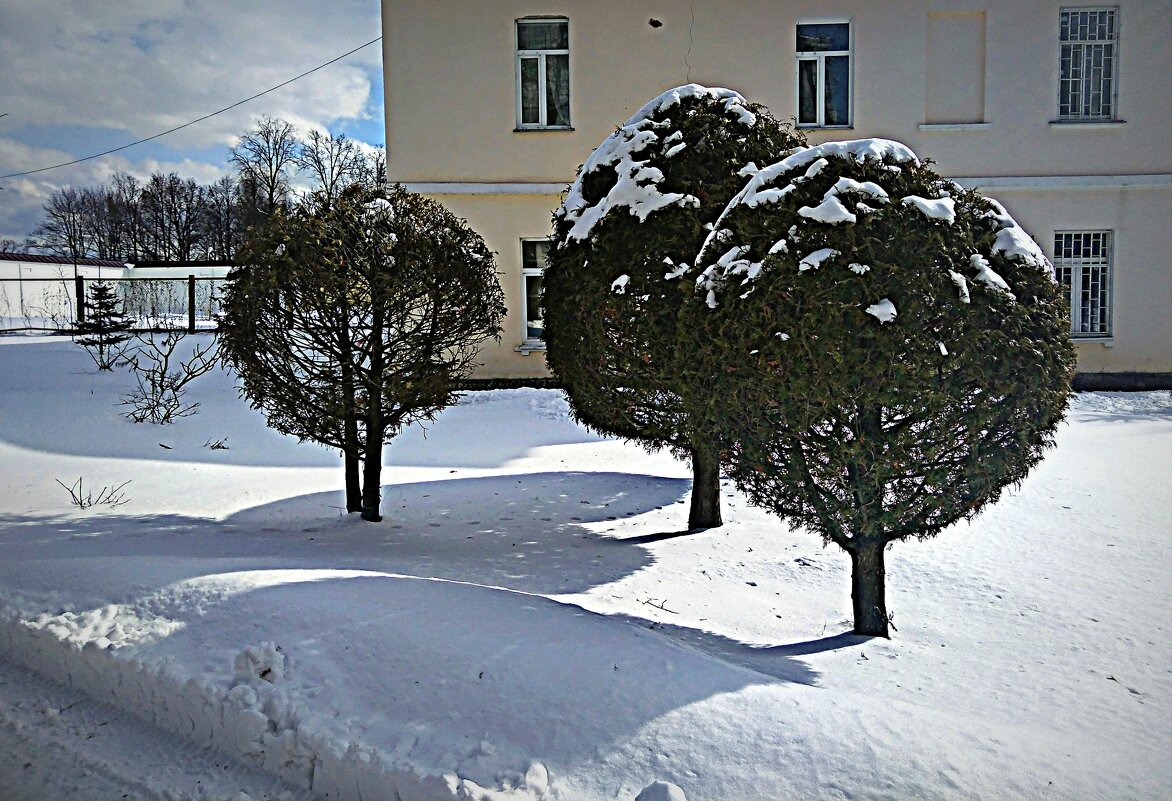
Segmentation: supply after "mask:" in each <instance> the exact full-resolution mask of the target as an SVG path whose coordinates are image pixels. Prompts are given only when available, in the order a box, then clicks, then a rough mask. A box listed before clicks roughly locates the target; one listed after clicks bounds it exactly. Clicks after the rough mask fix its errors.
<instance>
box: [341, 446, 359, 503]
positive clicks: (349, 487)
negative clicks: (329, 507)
mask: <svg viewBox="0 0 1172 801" xmlns="http://www.w3.org/2000/svg"><path fill="white" fill-rule="evenodd" d="M342 459H343V462H344V463H345V465H346V512H347V513H350V512H361V511H362V468H361V465H360V463H359V461H358V457H357V456H354V455H353V454H350V453H343V454H342Z"/></svg>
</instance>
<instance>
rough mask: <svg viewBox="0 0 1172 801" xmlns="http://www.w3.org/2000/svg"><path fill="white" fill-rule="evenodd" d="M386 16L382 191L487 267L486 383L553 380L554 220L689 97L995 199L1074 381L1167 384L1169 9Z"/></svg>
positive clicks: (653, 0)
mask: <svg viewBox="0 0 1172 801" xmlns="http://www.w3.org/2000/svg"><path fill="white" fill-rule="evenodd" d="M382 12H383V34H384V37H383V48H384V52H383V59H384V60H383V64H384V71H385V82H384V89H385V93H386V104H385V108H386V126H387V176H388V179H389V180H391V181H395V182H401V183H404V184H406V185H407V186H408V187H409V188H411V189H414V190H415V191H418V192H422V193H424V194H427V195H429V196H432V197H434V198H436V199H438V200H439V201H441V202H442V203H443V204H444V205H446V206H447V207H448V208H450V209H451V210H452V211H453V212H454V213H456V214H457V215H459V216H461V217H463V218H465V219H467V220H468V222H469V223H470V224H471V225H472V227H473V228H475V229H476V230H477V231H479V232H480V233H481V235H482V236H484V238H485V240H486V242H487V243H488V245H489V247H490V248H491V249H492V250H494V251H496V253H497V260H498V266H499V269H500V271H501V283H502V285H503V288H504V290H505V295H506V300H507V303H508V307H509V316H508V318H507V321H506V328H505V331H504V334H503V339H502V342H501V343H500V345H498V346H490V347H489V349H488V350H486V351H485V353H484V354H483V361H484V367H483V368H482V369H481V371H480V373H479V374H478V375H480V376H483V377H511V378H536V377H543V376H545V375H547V371H546V367H545V360H544V356H543V345H542V341H541V334H542V324H541V320H540V317H539V312H538V305H537V298H538V297H539V292H540V283H541V269H542V265H543V263H544V262H543V253H544V251H543V248H544V243H543V242H541V241H540V240H541V239H543V238H544V237H546V236H547V235H548V233H549V230H550V227H551V216H552V212H553V210H554V209H555V208H556V207H557V205H558V204H559V202H560V198H561V195H562V193H563V192H564V190H565V189H566V187H567V185H568V184H569V183H570V182H571V181H572V180H573V178H574V174H575V171H576V170H577V168H578V165H580V164H581V163H582V162H583V161H585V159H586V158H587V157H588V156H589V154H590V153H591V151H592V150H593V149H594V148H595V147H597V146H598V145H599V143H601V142H602V140H603V139H604V138H605V137H606V136H607V135H608V134H609V133H610V132H612V131H613V130H614V128H615V127H616V126H618V125H621V124H622V123H623V122H624V121H625V120H626V119H627V118H628V117H629V116H630V115H631V114H632V113H634V112H635V111H637V110H638V109H639V108H640V107H641V106H642V105H643V104H644V103H645V102H646V101H647V100H649V99H651V98H652V97H655V96H656V95H658V94H659V93H660V92H662V91H664V90H665V89H668V88H671V87H672V86H676V85H679V84H683V83H689V82H695V83H700V84H704V85H707V86H723V87H728V88H731V89H735V90H737V91H739V92H741V93H742V94H743V95H744V96H745V97H746V98H748V99H749V100H750V101H753V102H758V103H761V104H763V105H765V106H767V107H768V108H769V109H770V110H771V111H772V113H773V114H774V116H776V117H778V118H779V119H789V118H793V119H794V120H795V122H796V124H797V125H799V126H800V127H802V128H803V129H804V130H805V133H806V135H807V137H808V138H809V140H810V143H811V144H817V143H820V142H824V141H830V140H837V139H857V138H866V137H884V138H889V139H894V140H897V141H900V142H903V143H905V144H907V145H909V146H910V147H911V148H912V149H913V150H915V151H916V153H918V154H919V155H920V157H921V158H929V159H932V160H933V161H935V162H936V168H937V169H938V170H939V171H940V173H941V174H943V175H945V176H948V177H951V178H953V179H955V180H957V181H958V182H959V183H961V184H963V185H965V186H969V187H976V188H978V189H980V190H981V191H982V192H983V193H985V194H987V195H990V196H992V197H995V198H997V199H998V200H1000V201H1001V202H1002V203H1003V204H1004V205H1005V206H1006V207H1007V208H1008V209H1009V211H1010V212H1011V213H1012V214H1013V215H1014V217H1015V218H1016V219H1017V220H1018V222H1020V223H1021V224H1022V225H1023V226H1024V227H1025V229H1026V230H1028V231H1029V232H1030V233H1031V234H1032V235H1033V237H1034V238H1035V239H1036V240H1037V241H1038V243H1039V244H1040V245H1041V246H1042V248H1043V250H1045V251H1046V253H1047V255H1048V256H1050V258H1051V259H1052V260H1053V261H1054V263H1055V265H1056V267H1057V269H1058V276H1059V279H1060V280H1061V281H1062V282H1063V284H1064V286H1066V288H1067V292H1068V293H1069V296H1070V298H1071V317H1072V321H1071V325H1072V333H1073V334H1074V336H1075V338H1076V343H1077V347H1078V357H1079V370H1080V372H1081V373H1084V374H1092V375H1099V376H1100V377H1101V378H1109V376H1106V375H1102V374H1116V375H1120V376H1122V375H1126V374H1164V375H1167V374H1172V0H1119V2H1116V3H1113V4H1110V5H1101V6H1100V5H1096V6H1091V5H1062V4H1060V3H1056V2H1045V1H1044V0H986V1H985V2H980V0H886V1H885V2H882V3H877V2H873V0H819V1H817V2H815V1H813V0H793V1H791V0H767V1H765V2H762V1H760V0H758V1H757V2H751V1H750V0H744V1H743V2H741V1H740V0H723V1H721V2H717V0H693V1H692V2H688V1H687V0H641V2H638V3H631V2H619V1H618V0H580V1H579V2H572V1H571V0H477V2H467V0H465V1H464V2H460V1H459V0H383V3H382ZM762 166H764V165H762ZM1108 383H1110V382H1109V381H1108Z"/></svg>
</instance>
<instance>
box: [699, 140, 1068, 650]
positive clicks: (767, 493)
mask: <svg viewBox="0 0 1172 801" xmlns="http://www.w3.org/2000/svg"><path fill="white" fill-rule="evenodd" d="M699 263H700V264H701V265H702V266H703V268H704V269H703V272H702V275H701V278H700V282H699V285H698V286H697V290H698V295H697V299H698V302H699V304H703V307H704V308H707V309H708V313H707V315H701V316H699V318H698V319H699V320H700V324H699V325H697V326H695V327H693V329H692V330H693V332H694V333H695V335H696V345H695V347H694V348H693V354H694V355H695V357H696V361H695V363H694V364H693V365H692V366H691V375H692V376H693V379H694V380H697V381H698V380H702V378H703V377H704V376H708V375H711V376H718V377H719V378H718V379H717V380H716V381H714V382H713V384H712V389H713V391H712V395H713V405H714V411H713V416H717V417H719V419H721V420H722V421H723V424H722V426H721V429H720V432H719V433H720V440H721V442H722V444H723V447H724V449H725V451H724V452H725V457H726V461H727V466H728V469H729V471H730V474H731V476H732V478H733V479H734V480H735V482H736V483H737V485H738V486H739V487H740V488H741V489H742V490H743V491H744V492H745V493H746V494H747V496H748V497H749V498H750V499H751V500H752V502H754V503H755V504H758V505H760V506H763V507H765V508H767V509H770V510H772V511H774V512H776V513H777V514H778V515H780V516H782V517H784V518H787V519H788V520H790V521H792V522H793V523H795V524H799V525H802V526H805V527H807V528H808V529H809V530H811V531H816V532H818V533H819V534H821V535H822V537H823V538H824V539H825V540H826V541H827V542H833V543H835V544H837V545H839V546H840V547H842V548H843V549H845V550H846V551H847V552H848V553H849V554H850V557H851V561H852V567H853V579H852V600H853V606H854V630H855V632H856V633H859V634H867V635H878V636H887V635H888V622H889V616H888V612H887V606H886V601H885V582H884V575H885V573H884V550H885V548H886V547H887V545H888V544H889V543H891V542H893V541H895V540H903V539H908V538H913V537H914V538H920V539H923V538H927V537H931V536H933V535H934V534H936V533H938V532H939V531H940V530H941V529H943V528H944V527H946V526H948V525H949V524H951V523H953V522H955V521H957V520H959V519H961V518H968V517H971V516H973V515H975V514H976V513H977V512H978V511H980V510H981V509H982V507H984V506H986V505H987V504H989V503H991V502H993V501H995V500H996V499H997V498H998V496H999V495H1000V494H1001V492H1002V490H1003V489H1004V488H1005V487H1006V486H1009V485H1013V484H1015V483H1016V482H1020V481H1021V480H1022V479H1023V478H1024V477H1025V476H1026V474H1027V472H1028V471H1029V470H1030V468H1031V467H1033V466H1034V465H1035V464H1036V463H1037V462H1038V461H1039V460H1040V459H1041V458H1042V455H1043V451H1044V450H1045V449H1046V448H1047V447H1049V446H1050V445H1052V444H1053V436H1054V431H1055V428H1056V426H1057V425H1058V423H1059V422H1060V421H1061V419H1062V417H1063V414H1064V411H1065V408H1066V403H1067V396H1068V393H1069V386H1070V378H1071V375H1072V372H1073V368H1074V363H1075V360H1074V351H1073V347H1072V344H1071V340H1070V336H1069V322H1068V316H1067V307H1066V303H1065V302H1064V299H1063V296H1062V293H1061V292H1060V291H1059V289H1058V287H1057V285H1056V284H1055V280H1054V274H1053V267H1052V265H1051V264H1050V263H1049V262H1048V261H1047V259H1046V257H1045V256H1044V255H1043V253H1042V252H1041V250H1040V249H1039V248H1038V246H1037V245H1036V244H1035V243H1034V241H1033V240H1032V239H1030V237H1029V236H1028V235H1027V234H1026V233H1025V232H1024V231H1023V230H1022V228H1021V227H1020V226H1018V225H1017V224H1016V223H1015V222H1014V220H1013V219H1012V218H1011V217H1010V216H1009V214H1008V213H1006V211H1005V209H1004V208H1002V207H1001V206H1000V205H998V204H997V203H996V202H994V201H991V200H988V199H986V198H983V197H981V196H980V195H978V194H977V193H975V192H972V191H968V190H965V189H962V188H961V187H959V186H958V185H956V184H954V183H952V182H951V181H947V180H944V179H942V178H940V177H939V175H937V173H936V172H935V171H933V169H932V168H931V167H930V166H929V165H928V164H926V163H922V162H920V161H919V160H918V159H917V157H916V156H915V154H913V153H912V152H911V151H910V150H909V149H908V148H906V147H904V146H903V145H900V144H897V143H894V142H890V141H885V140H858V141H853V142H836V143H827V144H824V145H820V146H817V147H813V148H809V149H808V150H804V151H801V152H798V153H795V154H791V155H790V156H789V157H787V158H785V159H783V160H782V161H780V162H778V163H775V164H773V165H771V166H769V167H767V168H765V169H763V170H761V171H759V172H758V173H756V175H754V176H753V177H752V178H751V179H750V180H749V181H748V183H747V185H746V186H745V187H744V189H743V190H742V191H741V192H740V193H739V194H738V195H737V196H736V197H735V198H733V200H732V201H731V202H730V204H729V206H728V209H727V210H726V212H725V213H724V214H723V215H722V216H721V219H720V220H719V222H718V223H717V224H716V226H715V230H714V231H713V232H712V234H711V236H710V237H709V241H708V242H707V243H706V245H705V247H704V250H703V253H702V256H701V259H700V262H699Z"/></svg>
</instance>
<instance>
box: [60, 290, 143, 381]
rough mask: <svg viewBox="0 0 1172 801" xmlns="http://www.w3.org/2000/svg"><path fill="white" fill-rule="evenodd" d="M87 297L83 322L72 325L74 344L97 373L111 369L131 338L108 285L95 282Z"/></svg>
mask: <svg viewBox="0 0 1172 801" xmlns="http://www.w3.org/2000/svg"><path fill="white" fill-rule="evenodd" d="M87 294H88V295H89V298H88V299H87V301H86V312H87V313H86V315H85V319H83V320H78V321H77V322H76V323H75V324H74V328H75V329H76V330H77V334H78V336H77V337H76V338H75V339H74V340H73V341H74V342H76V343H77V344H78V345H81V346H82V347H83V348H85V350H86V353H88V354H89V355H90V358H91V359H93V360H94V364H96V365H97V366H98V369H99V370H112V369H114V365H116V364H118V363H119V361H120V360H121V359H122V358H123V355H124V353H125V350H126V348H125V343H126V341H127V340H129V339H130V338H131V334H130V321H129V320H127V319H126V315H125V314H124V313H123V312H122V301H121V300H120V299H119V298H118V295H117V294H116V293H115V292H114V287H113V286H112V285H110V284H109V283H107V282H105V281H95V282H94V283H92V284H90V288H89V292H88V293H87Z"/></svg>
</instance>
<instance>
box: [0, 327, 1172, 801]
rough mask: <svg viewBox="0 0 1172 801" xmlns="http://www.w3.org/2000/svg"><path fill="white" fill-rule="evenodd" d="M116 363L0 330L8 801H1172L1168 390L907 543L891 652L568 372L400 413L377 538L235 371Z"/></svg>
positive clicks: (797, 549) (1171, 426)
mask: <svg viewBox="0 0 1172 801" xmlns="http://www.w3.org/2000/svg"><path fill="white" fill-rule="evenodd" d="M130 384H131V379H130V377H129V376H128V375H126V374H125V373H121V374H119V373H115V374H112V375H111V374H98V373H97V372H96V371H95V370H94V368H93V366H92V362H90V361H89V358H88V357H87V356H86V355H85V353H84V352H82V351H81V350H80V349H79V348H77V347H75V346H73V345H72V344H71V343H70V342H69V341H68V340H67V339H63V338H0V549H2V551H0V552H2V553H3V559H2V560H0V799H24V798H45V799H49V798H52V799H60V801H70V800H73V799H87V800H89V799H95V798H96V799H99V801H101V800H102V799H105V798H119V797H127V798H143V799H177V798H195V799H224V800H225V801H247V799H259V798H273V799H276V798H283V799H297V800H298V801H300V799H308V798H311V797H320V798H331V799H333V798H338V799H360V798H361V799H364V800H365V801H372V800H380V801H381V800H383V799H385V800H386V801H393V800H394V799H396V798H398V799H401V800H402V801H412V800H414V799H431V798H436V799H441V798H461V797H463V798H474V799H489V800H491V801H498V800H503V799H526V800H528V801H544V800H546V799H558V800H559V801H579V800H581V801H593V800H594V799H622V800H623V801H632V799H634V798H635V797H636V796H637V795H638V794H639V793H640V791H641V790H643V789H644V788H646V787H648V786H649V785H651V784H652V782H654V781H656V780H660V781H664V782H671V783H672V784H674V785H676V786H678V788H679V789H680V790H682V793H683V794H684V795H686V798H687V799H690V801H720V800H721V799H728V800H729V801H739V800H741V799H773V798H778V799H783V798H785V799H788V798H792V799H844V798H850V799H909V798H931V799H954V798H955V799H1095V800H1096V801H1099V800H1100V799H1168V798H1172V760H1170V759H1169V754H1170V753H1172V640H1170V638H1169V627H1170V625H1172V618H1170V617H1169V612H1168V610H1169V609H1172V525H1170V523H1169V517H1170V515H1169V513H1170V512H1172V398H1170V396H1169V393H1166V392H1164V393H1144V394H1136V395H1120V394H1109V393H1098V394H1086V395H1081V396H1078V397H1077V398H1076V400H1075V401H1074V404H1073V407H1072V410H1071V413H1070V417H1069V423H1068V424H1065V425H1064V426H1063V427H1062V429H1061V431H1060V434H1059V444H1058V447H1057V448H1056V449H1055V450H1054V451H1053V452H1051V454H1050V456H1049V457H1048V458H1047V459H1046V461H1045V462H1044V463H1043V464H1042V465H1041V466H1040V468H1039V469H1038V470H1037V471H1036V472H1035V473H1034V474H1033V475H1032V476H1031V477H1030V478H1029V479H1028V480H1027V481H1026V482H1025V483H1024V485H1023V486H1022V487H1021V488H1020V489H1018V490H1015V491H1013V492H1011V493H1009V494H1008V495H1007V496H1006V497H1004V498H1003V499H1002V501H1001V502H1000V503H998V504H997V505H996V506H995V507H993V508H991V509H989V510H987V511H986V512H985V513H984V514H983V515H981V516H980V517H979V518H977V519H976V520H975V521H973V522H972V523H971V524H964V525H958V526H955V527H953V528H951V529H950V530H948V531H946V532H945V533H944V534H942V535H941V536H940V537H937V538H936V539H934V540H931V541H928V542H923V543H920V542H911V543H901V544H897V545H895V546H894V547H893V549H892V550H891V551H890V552H889V554H888V565H889V576H888V593H889V608H890V609H893V610H894V613H895V625H896V626H897V627H898V630H897V631H896V632H895V633H894V637H893V639H892V640H890V641H884V640H868V639H863V638H857V637H853V636H851V635H849V634H845V633H844V632H846V631H848V630H849V628H850V623H849V620H848V618H849V614H850V599H849V584H848V572H849V563H848V560H847V559H846V557H845V555H844V554H842V553H840V552H839V551H837V549H834V548H824V547H823V546H822V544H821V543H820V542H819V541H818V540H816V539H815V538H813V537H811V536H810V535H808V534H807V533H805V532H802V531H791V530H789V529H788V527H787V526H785V525H784V524H783V523H780V522H778V521H777V520H776V519H775V518H772V517H770V516H769V515H767V514H765V513H763V512H761V511H760V510H757V509H754V508H752V507H749V506H748V505H747V504H746V503H745V502H744V500H743V498H742V497H741V496H740V495H739V494H738V493H736V492H735V490H733V489H732V488H731V487H730V488H728V489H726V492H725V494H724V495H725V497H724V501H725V504H726V506H725V510H724V511H725V519H726V521H728V522H727V523H726V525H725V526H723V527H721V528H719V529H713V530H709V531H705V532H701V533H696V534H684V533H683V532H682V531H681V529H682V528H683V526H684V524H685V521H686V516H687V506H686V504H685V501H686V498H687V493H688V489H689V481H688V473H687V470H686V468H685V466H684V465H681V464H678V463H676V462H674V461H673V460H672V459H670V458H669V457H668V456H666V455H662V454H657V455H648V454H646V453H644V452H643V451H642V450H640V449H639V448H637V447H635V446H632V445H628V444H624V443H621V442H616V441H612V440H605V439H601V438H599V437H597V436H595V435H593V434H591V433H589V432H587V431H585V430H583V429H582V428H580V427H578V426H577V425H575V424H574V423H573V422H572V421H571V420H570V419H569V417H568V412H567V408H566V405H565V402H564V400H563V399H562V397H561V396H560V395H559V394H558V393H556V392H551V391H539V390H507V391H496V392H489V393H475V394H471V395H469V396H467V397H466V399H465V400H464V401H463V402H462V403H461V404H460V405H459V406H456V407H454V408H452V409H449V410H448V411H446V412H444V414H443V415H442V416H441V417H440V419H439V420H438V421H437V422H436V423H435V424H434V425H432V426H431V428H430V430H429V431H427V432H424V431H422V430H419V429H415V430H411V431H408V432H407V433H405V434H404V435H403V436H401V437H400V438H399V439H397V440H396V441H395V443H394V444H393V445H392V446H391V447H390V449H389V452H388V454H387V467H386V470H385V471H384V481H385V482H386V486H385V487H384V513H385V514H386V519H385V521H384V522H383V523H381V524H369V523H363V522H361V521H358V520H356V519H353V518H352V517H346V516H343V515H342V514H341V512H340V509H339V507H340V506H341V498H340V492H339V489H340V485H341V480H342V471H341V466H340V460H339V459H338V458H337V456H336V455H335V454H333V453H330V452H328V451H325V450H323V449H321V448H318V447H316V446H313V445H309V444H304V445H299V444H297V443H296V442H294V441H292V440H288V439H286V438H283V437H281V436H279V435H277V434H274V433H272V432H270V431H269V430H268V429H266V428H265V427H264V424H263V420H262V418H261V417H260V415H259V414H258V413H256V412H252V411H250V410H249V409H248V408H247V407H246V405H245V404H244V403H243V402H242V401H240V400H238V399H237V397H236V393H235V391H234V389H233V387H232V382H231V380H230V378H229V377H227V376H224V375H222V374H216V375H209V376H206V377H204V378H202V379H200V380H199V381H197V382H196V383H195V384H194V385H193V390H192V397H193V399H195V400H198V401H200V402H201V403H202V407H201V409H200V413H199V414H198V415H196V416H194V417H191V418H188V419H186V420H183V421H180V422H179V423H178V424H176V425H173V426H167V427H158V426H150V425H147V424H139V425H136V424H133V423H130V422H128V421H126V420H125V419H123V418H122V417H121V416H120V414H119V409H118V408H117V401H118V398H119V396H120V395H121V394H122V393H124V392H126V391H128V390H129V388H130ZM219 441H223V443H224V444H226V445H227V449H222V448H212V447H211V445H213V444H215V443H216V442H219ZM79 477H80V478H83V479H84V482H83V490H84V491H85V492H89V491H91V490H92V491H93V492H94V494H95V496H96V495H97V493H98V491H99V490H101V489H102V488H103V487H112V486H116V485H120V484H122V483H123V482H127V481H129V482H130V483H128V484H126V485H125V487H124V488H123V490H122V492H123V493H124V498H125V501H126V502H125V503H124V504H122V505H120V506H117V507H110V506H102V507H97V508H89V509H84V510H82V509H79V508H77V507H76V506H73V505H72V504H71V502H70V495H69V493H68V492H67V491H66V490H65V489H64V488H63V487H62V486H60V485H58V483H57V481H56V480H57V479H59V480H60V481H61V482H63V483H64V484H66V485H72V484H73V483H74V482H75V481H77V479H78V478H79ZM30 670H31V671H33V672H29V671H30ZM135 716H137V717H135ZM159 729H162V730H165V731H167V732H169V733H170V735H169V736H170V737H171V738H172V739H171V740H164V741H162V743H163V744H162V745H158V746H151V745H149V744H150V743H155V742H158V741H157V739H156V738H157V731H158V730H159ZM176 738H182V740H181V739H176ZM189 743H190V744H189ZM201 749H204V750H201ZM208 749H215V750H208ZM128 752H132V753H128ZM307 790H312V793H308V792H306V791H307ZM123 794H125V795H123ZM643 797H644V799H645V800H646V799H649V798H651V799H668V798H671V797H672V793H671V792H669V788H668V787H667V785H658V786H657V788H656V789H654V790H650V791H648V792H647V793H645V794H644V796H643ZM676 797H678V794H677V796H676Z"/></svg>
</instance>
